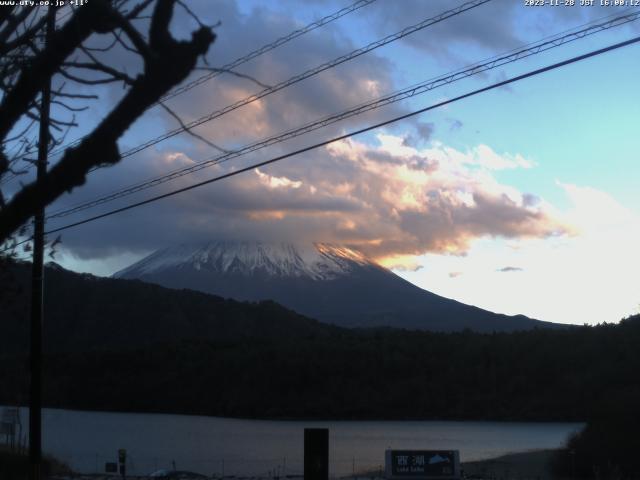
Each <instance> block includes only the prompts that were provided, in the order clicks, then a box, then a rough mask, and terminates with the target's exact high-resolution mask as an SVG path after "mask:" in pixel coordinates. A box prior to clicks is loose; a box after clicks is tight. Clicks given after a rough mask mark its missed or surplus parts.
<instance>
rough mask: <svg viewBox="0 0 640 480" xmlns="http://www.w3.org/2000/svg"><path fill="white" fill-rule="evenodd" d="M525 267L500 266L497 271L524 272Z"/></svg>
mask: <svg viewBox="0 0 640 480" xmlns="http://www.w3.org/2000/svg"><path fill="white" fill-rule="evenodd" d="M523 270H524V269H523V268H520V267H502V268H498V269H497V270H496V272H522V271H523Z"/></svg>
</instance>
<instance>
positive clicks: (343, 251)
mask: <svg viewBox="0 0 640 480" xmlns="http://www.w3.org/2000/svg"><path fill="white" fill-rule="evenodd" d="M114 277H116V278H127V279H139V280H142V281H145V282H151V283H156V284H159V285H162V286H165V287H170V288H178V289H192V290H199V291H202V292H205V293H210V294H215V295H219V296H222V297H227V298H233V299H235V300H245V301H259V300H274V301H276V302H278V303H280V304H282V305H284V306H285V307H288V308H290V309H292V310H295V311H296V312H298V313H301V314H303V315H306V316H309V317H311V318H315V319H316V320H320V321H323V322H326V323H331V324H335V325H339V326H343V327H394V328H405V329H419V330H431V331H444V332H450V331H460V330H464V329H467V328H468V329H471V330H474V331H478V332H493V331H515V330H529V329H533V328H536V327H554V326H558V325H557V324H553V323H549V322H542V321H539V320H533V319H530V318H528V317H525V316H523V315H516V316H508V315H502V314H496V313H493V312H489V311H487V310H483V309H481V308H477V307H474V306H470V305H465V304H463V303H460V302H457V301H455V300H451V299H448V298H444V297H441V296H439V295H436V294H434V293H431V292H429V291H426V290H423V289H421V288H419V287H416V286H415V285H413V284H411V283H409V282H407V281H406V280H404V279H402V278H400V277H399V276H398V275H396V274H394V273H393V272H392V271H390V270H388V269H386V268H384V267H382V266H380V265H378V264H377V263H375V262H374V261H372V260H371V259H369V258H367V257H366V256H365V255H363V254H361V253H359V252H357V251H355V250H352V249H349V248H346V247H340V246H335V245H329V244H324V243H314V244H307V245H295V244H291V243H278V244H269V243H261V242H236V241H213V242H209V243H206V244H200V245H178V246H172V247H168V248H164V249H161V250H158V251H156V252H154V253H152V254H151V255H149V256H147V257H145V258H143V259H142V260H140V261H138V262H136V263H134V264H133V265H131V266H129V267H127V268H125V269H124V270H121V271H119V272H117V273H115V274H114Z"/></svg>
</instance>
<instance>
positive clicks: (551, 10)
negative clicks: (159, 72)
mask: <svg viewBox="0 0 640 480" xmlns="http://www.w3.org/2000/svg"><path fill="white" fill-rule="evenodd" d="M191 3H192V7H193V9H194V10H195V11H197V12H198V13H199V15H200V16H201V17H202V18H203V19H205V20H207V21H210V22H211V23H215V22H216V21H218V20H220V22H221V24H220V26H219V27H217V29H216V31H217V33H218V35H219V36H218V39H217V41H216V43H215V45H214V46H213V47H212V49H211V51H210V52H209V55H208V60H209V62H210V63H211V64H212V65H222V64H224V63H225V62H226V61H229V60H231V59H233V58H236V57H238V56H240V55H243V54H245V53H247V52H249V51H251V50H252V49H254V48H256V47H258V46H260V45H261V44H264V43H268V42H270V41H272V40H274V39H275V38H277V37H278V36H281V35H284V34H287V33H288V32H290V31H291V30H293V29H295V28H299V27H300V26H302V25H304V24H306V23H308V22H310V21H313V20H315V19H317V18H320V17H322V16H323V15H326V14H329V13H331V12H334V11H336V10H338V9H339V8H341V7H343V6H346V5H347V4H348V2H344V1H328V0H327V1H323V0H317V1H305V2H302V1H293V0H283V1H280V2H272V1H258V0H254V1H242V0H238V1H234V0H219V1H216V2H204V1H195V2H191ZM462 3H463V2H458V1H450V0H447V1H444V0H437V1H433V2H427V1H426V0H405V1H402V2H393V1H391V0H378V1H377V2H374V3H373V4H372V5H369V6H367V7H363V8H362V9H360V10H358V12H357V13H354V14H351V15H348V16H346V17H344V18H342V19H340V20H338V21H336V22H333V23H331V24H330V25H327V26H325V27H323V28H321V29H318V30H316V31H314V32H312V33H310V34H307V35H305V36H303V37H300V38H299V39H296V40H295V41H292V42H290V43H289V44H287V45H284V46H282V47H280V48H278V49H276V50H274V51H273V52H270V53H269V54H266V55H263V56H261V57H259V58H258V59H256V60H253V61H252V62H250V63H248V64H246V65H243V66H242V67H241V68H239V69H238V70H239V71H241V72H243V73H247V74H250V75H253V76H254V77H255V78H257V79H259V80H261V81H262V82H266V83H269V84H274V83H277V82H279V81H282V80H284V79H286V78H288V77H289V76H292V75H295V74H297V73H299V72H301V71H303V70H305V69H307V68H312V67H314V66H316V65H318V64H320V63H323V62H326V61H328V60H331V59H333V58H335V57H337V56H340V55H343V54H345V53H347V52H349V51H350V50H353V49H355V48H357V47H360V46H363V45H365V44H367V43H368V42H371V41H374V40H377V39H379V38H382V37H384V36H386V35H389V34H391V33H395V32H396V31H399V30H401V29H402V28H404V27H406V26H408V25H410V24H411V23H416V22H418V21H420V20H422V19H424V18H428V17H429V16H433V15H435V14H438V13H440V12H442V11H444V10H447V9H450V8H453V7H455V6H457V5H460V4H462ZM634 11H636V10H633V9H630V10H627V11H625V12H626V13H633V12H634ZM622 13H624V12H623V10H621V9H618V8H613V7H610V8H605V7H599V6H594V7H580V6H575V7H549V6H547V7H535V8H534V7H525V6H524V2H523V1H521V0H493V1H492V2H489V3H488V4H486V5H482V6H479V7H477V8H475V9H473V10H470V11H468V12H465V13H462V14H461V15H459V16H457V17H455V18H452V19H450V20H447V21H445V22H442V23H441V24H438V25H436V26H434V27H432V28H427V29H425V30H424V31H422V32H419V33H416V34H414V35H411V36H409V37H407V38H405V39H402V40H400V41H398V42H394V43H393V44H391V45H388V46H386V47H383V48H380V49H378V50H376V51H375V52H371V53H369V54H366V55H364V56H362V57H360V58H358V59H355V60H353V61H350V62H348V63H346V64H343V65H340V66H338V67H336V68H334V69H331V70H329V71H327V72H323V73H322V74H320V75H318V76H317V77H314V78H312V79H308V80H306V81H304V82H301V83H300V84H298V85H296V86H293V87H290V88H287V89H285V90H283V91H282V92H278V93H276V94H274V95H271V96H269V97H268V98H265V99H264V100H261V101H259V102H255V103H254V104H252V105H249V106H246V107H243V108H242V109H239V110H238V111H236V112H234V113H232V114H229V115H227V116H225V117H224V118H222V119H218V120H216V121H214V122H211V123H208V124H205V125H203V126H202V127H198V129H197V131H198V133H199V134H202V135H203V136H206V137H207V138H208V139H210V140H211V141H214V142H215V143H217V144H219V145H223V146H226V147H227V148H233V147H237V146H239V145H243V144H245V143H249V142H252V141H255V140H257V139H260V138H265V137H267V136H269V135H273V134H274V133H277V132H280V131H282V130H285V129H288V128H292V127H295V126H297V125H300V124H302V123H304V122H308V121H310V120H313V119H315V118H318V117H321V116H323V115H328V114H331V113H334V112H337V111H340V110H342V109H345V108H347V107H349V106H352V105H355V104H358V103H360V102H364V101H367V100H371V99H372V98H375V97H376V96H379V95H383V94H385V93H388V92H391V91H394V90H397V89H400V88H403V87H405V86H408V85H411V84H413V83H416V82H420V81H424V80H426V79H428V78H432V77H435V76H438V75H441V74H444V73H447V72H451V71H453V70H456V69H459V68H462V67H464V66H466V65H469V64H472V63H474V62H478V61H481V60H484V59H487V58H490V57H492V56H495V55H499V54H501V53H503V52H506V51H509V50H511V49H514V48H517V47H519V46H521V45H524V44H527V43H529V42H534V41H537V40H539V39H542V38H545V37H547V36H550V35H554V34H557V33H559V32H562V31H565V30H569V29H574V28H577V27H578V26H580V25H584V24H585V23H587V22H593V21H595V20H596V19H599V18H602V17H605V16H609V15H620V14H622ZM638 23H640V21H637V22H633V23H632V24H630V25H627V26H622V27H616V28H614V29H611V30H608V31H605V32H601V33H598V34H596V35H593V36H590V37H588V38H585V39H582V40H579V41H576V42H573V43H571V44H568V45H565V46H563V47H560V48H557V49H554V50H552V51H549V52H545V53H543V54H540V55H537V56H534V57H531V58H528V59H525V60H523V61H520V62H516V63H514V64H511V65H506V66H504V67H500V68H498V69H496V70H492V71H490V72H488V73H487V74H483V75H479V76H474V77H472V78H469V79H466V80H463V81H460V82H456V83H453V84H451V85H448V86H445V87H443V88H438V89H436V90H434V91H432V92H429V93H427V94H425V95H421V96H418V97H416V98H413V99H411V100H408V101H405V102H403V103H402V104H399V105H394V106H391V107H385V108H384V109H381V110H380V111H377V112H374V113H372V114H369V115H367V116H365V117H363V118H356V119H353V120H350V121H346V122H343V123H341V124H339V125H337V126H333V127H330V128H328V129H325V130H321V131H318V132H314V133H313V134H309V135H307V136H305V137H303V138H299V139H296V140H293V141H289V142H287V143H285V144H282V145H277V146H275V147H270V148H269V149H267V150H265V151H263V152H259V153H256V154H252V155H251V156H250V157H247V158H242V159H238V160H237V161H234V162H230V163H229V164H225V165H223V166H219V167H214V168H212V169H208V170H206V171H202V172H200V173H198V174H195V175H193V176H191V177H189V178H185V179H181V180H179V181H175V182H172V183H171V185H166V186H164V187H161V188H159V189H158V190H156V191H155V192H154V193H159V192H162V191H166V190H168V189H169V188H175V187H176V186H182V185H186V184H188V183H190V182H193V181H198V180H202V179H206V178H210V177H211V176H213V175H215V174H219V173H222V172H225V171H228V170H229V169H233V168H239V167H241V166H245V165H248V164H249V163H252V162H254V161H260V160H262V159H266V158H269V157H270V156H274V155H277V154H280V153H284V152H287V151H290V150H292V149H294V148H296V147H300V146H304V145H307V144H310V143H314V142H316V141H319V140H321V139H325V138H329V137H331V136H335V135H337V134H340V133H343V132H345V131H350V130H353V129H355V128H358V127H362V126H365V125H367V124H371V123H375V122H377V121H381V120H384V119H387V118H390V117H392V116H395V115H399V114H403V113H406V112H408V111H411V110H416V109H419V108H422V107H425V106H428V105H431V104H434V103H437V102H439V101H442V100H444V99H448V98H452V97H455V96H457V95H460V94H463V93H465V92H467V91H470V90H473V89H476V88H480V87H482V86H485V85H488V84H490V83H493V82H497V81H500V80H504V79H506V78H509V77H512V76H515V75H518V74H521V73H524V72H527V71H529V70H533V69H536V68H540V67H543V66H546V65H549V64H551V63H554V62H558V61H561V60H563V59H566V58H569V57H572V56H575V55H579V54H582V53H585V52H588V51H591V50H594V49H597V48H602V47H605V46H608V45H610V44H613V43H615V42H619V41H622V40H626V39H629V38H631V37H633V36H635V35H639V34H640V28H639V27H638V25H637V24H638ZM193 27H194V24H193V22H192V20H191V19H189V18H188V17H187V16H185V15H180V13H179V12H177V13H176V18H175V20H174V29H175V31H176V32H180V33H181V34H183V33H186V32H188V31H190V29H193ZM639 55H640V45H633V46H630V47H626V48H624V49H621V50H618V51H614V52H610V53H607V54H605V55H602V56H599V57H597V58H592V59H589V60H586V61H584V62H581V63H579V64H574V65H570V66H567V67H563V68H561V69H558V70H554V71H552V72H548V73H545V74H543V75H541V76H538V77H535V78H531V79H527V80H524V81H522V82H518V83H517V84H513V85H510V86H509V87H506V88H500V89H497V90H493V91H491V92H487V93H485V94H482V95H479V96H476V97H473V98H469V99H465V100H463V101H460V102H457V103H454V104H451V105H448V106H446V107H443V108H440V109H438V110H434V111H430V112H428V113H425V114H423V115H421V116H420V117H419V118H414V119H411V120H408V121H403V122H401V123H398V124H395V125H393V126H389V127H386V128H384V129H380V130H377V131H375V132H371V133H369V134H366V135H363V136H360V137H357V138H353V139H351V140H349V141H346V142H341V143H340V144H336V145H332V146H329V147H327V148H324V149H321V150H320V151H315V152H311V153H310V154H306V155H304V156H301V157H299V158H295V159H289V160H287V161H286V162H282V164H278V165H275V166H273V167H269V168H265V169H261V170H260V171H254V172H251V173H248V174H247V175H245V176H242V177H240V176H239V177H235V178H234V179H233V180H232V181H228V182H225V183H224V184H223V183H220V184H215V185H212V186H211V187H207V189H205V190H202V191H197V192H195V191H194V192H193V193H190V194H187V195H184V196H182V197H180V198H177V197H176V198H175V199H172V200H170V201H169V200H168V201H165V202H159V203H158V204H154V206H153V207H152V206H149V207H144V208H142V209H140V210H137V211H132V212H129V213H127V214H124V215H122V216H120V217H118V218H117V219H116V218H115V217H112V218H111V219H109V220H104V221H99V222H95V223H94V224H91V225H87V226H85V227H82V228H78V229H76V230H72V231H69V232H68V233H65V234H64V236H63V248H62V251H61V252H60V257H59V259H60V261H61V263H63V264H64V265H65V266H67V267H69V268H73V269H76V270H82V271H91V272H93V273H96V274H110V273H113V271H115V270H117V269H119V268H121V267H124V266H126V265H127V264H129V263H131V262H132V261H134V260H136V259H138V258H140V257H141V256H143V255H145V254H147V253H149V252H151V251H153V250H154V249H156V248H160V247H162V246H164V245H166V244H168V243H175V242H184V241H199V240H205V239H211V238H214V237H225V238H235V237H241V238H245V237H248V238H252V239H256V238H258V239H266V240H277V241H283V240H286V241H323V242H326V241H329V242H334V243H347V244H349V245H351V246H354V247H356V248H360V249H361V250H363V251H364V252H365V253H367V254H368V255H370V256H372V257H374V258H376V259H378V260H379V261H381V262H382V263H383V264H385V265H387V266H389V267H392V268H395V269H396V272H397V273H398V274H400V275H402V276H403V277H404V278H406V279H408V280H410V281H411V282H413V283H415V284H416V285H419V286H421V287H423V288H426V289H428V290H431V291H433V292H435V293H439V294H441V295H444V296H447V297H451V298H455V299H457V300H460V301H463V302H466V303H471V304H475V305H478V306H481V307H483V308H487V309H490V310H493V311H496V312H504V313H509V314H515V313H523V314H526V315H529V316H532V317H535V318H539V319H542V320H551V321H559V322H565V323H578V324H582V323H599V322H603V321H607V322H615V321H618V320H619V319H620V318H621V317H622V316H625V315H628V314H630V313H633V312H634V311H636V310H637V307H638V304H640V293H638V292H637V291H636V290H634V288H633V282H634V280H633V279H634V272H636V271H637V269H638V267H640V255H639V254H638V253H637V252H636V248H635V247H634V245H637V243H635V242H636V241H637V240H640V196H639V195H638V194H637V187H636V185H635V184H636V183H637V179H638V178H639V175H638V174H639V173H640V172H639V169H640V162H638V161H637V160H638V152H639V151H640V135H638V134H637V129H638V120H637V119H638V114H639V113H640V108H639V107H640V90H639V89H638V88H637V85H636V84H637V78H640V62H638V61H637V59H638V56H639ZM123 58H124V57H123ZM118 60H120V59H118ZM121 61H123V62H125V63H127V62H129V61H130V60H128V59H125V60H121ZM127 64H128V63H127ZM131 68H134V69H135V65H133V66H132V67H131ZM197 75H199V73H196V74H194V76H197ZM258 90H260V87H257V86H256V85H254V84H252V83H251V82H247V81H246V80H241V79H238V78H236V77H231V76H228V75H222V76H220V77H217V78H216V79H215V80H214V81H212V82H210V83H209V84H206V85H204V86H202V87H198V88H196V89H193V90H191V91H190V92H189V93H188V94H186V95H183V96H180V97H177V98H176V99H174V100H172V101H171V103H170V104H171V106H172V108H174V109H175V110H176V112H178V113H179V114H180V115H181V116H182V117H183V118H184V119H186V120H190V119H194V118H198V117H199V116H201V115H204V114H206V113H207V112H210V111H212V110H214V109H217V108H221V107H223V106H225V105H227V104H229V103H232V102H234V101H236V100H238V99H240V98H243V97H244V96H247V95H250V94H251V93H254V92H255V91H258ZM120 94H121V92H120V91H118V90H117V89H105V90H104V91H103V92H102V95H101V100H100V101H99V102H97V103H95V104H94V105H93V106H92V110H91V111H90V112H89V113H87V115H86V122H85V125H87V126H90V125H92V124H95V121H96V119H99V117H100V115H101V114H103V112H104V111H105V109H107V108H108V107H109V105H110V104H111V103H112V102H113V101H114V99H117V98H118V95H120ZM171 128H175V122H174V121H173V120H172V119H171V118H170V117H168V116H167V115H166V114H164V113H163V112H162V111H159V110H157V109H156V110H153V111H150V112H148V113H147V114H145V116H144V117H143V118H142V119H141V120H140V121H139V122H137V123H136V125H135V126H134V128H133V129H132V130H131V131H130V132H128V133H127V135H126V136H125V137H124V138H123V139H122V141H121V146H122V148H123V150H124V149H126V148H128V147H130V146H133V145H135V144H137V143H139V142H142V141H144V140H146V139H148V138H151V137H153V136H155V135H158V134H159V133H160V132H162V131H164V130H166V129H171ZM78 133H80V132H78ZM212 154H215V151H212V149H211V148H210V147H209V146H207V145H205V144H203V143H202V142H199V141H198V140H196V139H194V138H190V137H185V136H180V137H176V138H174V139H172V140H170V141H167V142H163V143H162V144H159V145H157V146H154V147H152V148H150V149H148V150H146V151H144V152H142V153H141V154H139V155H136V156H134V157H132V158H127V159H125V160H124V161H123V162H122V163H121V164H120V165H118V166H116V167H114V168H111V169H107V170H105V171H101V172H98V173H97V174H95V175H94V176H93V177H92V178H91V179H90V180H89V182H88V183H87V185H86V186H84V187H83V188H82V189H78V190H76V191H74V192H72V194H71V195H68V196H66V197H64V198H62V199H60V200H59V201H58V202H57V203H56V204H55V205H53V206H52V207H51V211H55V210H57V209H60V208H64V207H67V206H69V205H72V204H75V203H77V202H82V201H86V200H89V199H92V198H95V197H96V195H100V194H102V193H104V192H109V191H111V190H113V189H115V188H119V187H121V186H123V185H127V184H129V183H131V182H136V181H140V180H142V179H146V178H152V177H154V176H156V175H159V174H162V173H164V172H166V171H168V170H171V169H174V168H180V167H184V166H188V165H191V164H193V163H195V162H198V161H200V160H202V159H204V158H207V157H209V156H211V155H212ZM148 194H150V193H147V194H140V195H139V196H134V197H129V198H127V199H125V200H121V203H118V202H114V203H113V204H110V205H109V207H111V206H120V205H124V204H126V203H127V202H128V201H130V200H133V199H139V198H140V199H142V198H145V195H148ZM104 209H106V207H103V209H102V210H101V209H95V210H92V211H91V213H99V212H101V211H104ZM85 215H87V213H86V212H85V213H84V214H78V215H77V216H72V217H68V218H65V219H63V220H57V221H55V222H52V226H58V225H62V224H63V223H66V221H69V220H77V219H81V218H83V216H85Z"/></svg>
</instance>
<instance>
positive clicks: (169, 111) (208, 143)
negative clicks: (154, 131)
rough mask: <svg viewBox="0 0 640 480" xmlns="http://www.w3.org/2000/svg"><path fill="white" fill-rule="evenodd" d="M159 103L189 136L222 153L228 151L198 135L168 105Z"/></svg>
mask: <svg viewBox="0 0 640 480" xmlns="http://www.w3.org/2000/svg"><path fill="white" fill-rule="evenodd" d="M159 105H160V106H161V107H162V108H164V110H165V111H166V112H167V113H168V114H169V115H171V116H172V117H173V118H175V119H176V121H177V122H178V123H179V124H180V126H181V127H182V130H183V131H184V132H185V133H187V134H189V135H191V136H192V137H194V138H197V139H198V140H200V141H202V142H204V143H206V144H207V145H209V146H210V147H213V148H215V149H216V150H218V151H220V152H222V153H229V150H226V149H224V148H222V147H219V146H218V145H216V144H215V143H213V142H211V141H209V140H207V139H206V138H204V137H203V136H201V135H199V134H197V133H195V132H194V131H193V130H192V129H191V128H189V127H187V126H186V125H185V124H184V122H183V121H182V119H181V118H180V117H179V116H178V114H177V113H175V112H174V111H173V110H171V109H170V108H169V107H167V106H166V105H165V104H164V103H162V102H159Z"/></svg>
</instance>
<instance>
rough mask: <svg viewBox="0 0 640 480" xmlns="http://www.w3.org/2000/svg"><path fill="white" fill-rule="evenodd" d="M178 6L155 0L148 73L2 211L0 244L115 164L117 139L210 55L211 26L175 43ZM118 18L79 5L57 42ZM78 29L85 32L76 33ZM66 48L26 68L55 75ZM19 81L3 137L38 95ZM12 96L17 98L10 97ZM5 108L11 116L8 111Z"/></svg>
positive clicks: (101, 6) (95, 6)
mask: <svg viewBox="0 0 640 480" xmlns="http://www.w3.org/2000/svg"><path fill="white" fill-rule="evenodd" d="M174 4H175V0H157V2H156V5H155V9H154V12H153V18H152V20H151V27H150V33H149V38H150V42H149V45H148V46H149V52H148V55H146V56H144V71H143V73H142V74H140V75H139V76H138V77H137V78H135V80H134V82H133V84H132V85H131V87H130V88H129V89H128V90H127V91H126V93H125V95H124V97H123V98H122V99H121V100H120V101H119V102H118V104H117V105H116V106H115V107H114V108H113V110H112V111H111V112H109V114H107V116H106V117H105V118H104V119H103V120H102V122H100V123H99V124H98V126H97V127H96V128H95V129H94V130H93V131H92V132H91V133H90V134H89V135H87V136H86V137H84V138H83V140H82V141H81V142H80V143H79V145H78V146H77V147H74V148H69V149H67V150H66V151H65V152H64V154H63V156H62V158H61V159H60V160H59V161H58V162H57V163H56V164H55V165H54V166H53V167H52V168H51V169H50V170H49V171H48V172H47V173H46V175H45V176H44V178H43V179H42V181H41V182H38V183H37V184H36V183H31V184H29V185H26V186H25V187H24V188H22V189H21V190H20V191H19V192H18V193H16V194H15V195H14V197H13V198H12V199H11V201H10V202H9V203H8V204H6V205H5V207H4V208H2V209H1V210H0V243H2V242H4V241H5V240H7V239H8V238H9V237H10V235H12V233H13V232H15V231H16V230H17V229H18V228H20V226H21V225H23V224H25V222H27V220H28V219H29V218H30V217H31V216H32V215H33V212H34V211H35V210H36V209H38V208H42V207H44V206H45V205H47V204H49V203H51V202H52V201H54V200H55V199H56V198H58V197H59V196H60V195H62V194H63V193H64V192H69V191H71V190H73V189H74V188H75V187H77V186H80V185H82V184H84V182H85V179H86V175H87V173H88V172H89V171H90V170H91V169H92V168H94V167H97V166H101V165H110V164H114V163H117V162H118V161H119V160H120V154H119V151H118V145H117V140H118V138H120V137H121V136H122V134H123V133H124V132H125V131H126V130H127V129H128V128H129V127H130V126H131V125H132V124H133V123H134V122H135V120H136V119H137V118H139V117H140V116H141V115H142V114H143V113H144V112H145V110H147V109H148V108H149V107H150V106H152V105H154V104H155V103H157V102H158V101H159V100H160V98H161V97H162V96H163V95H164V94H165V93H166V92H168V91H169V90H170V89H171V88H173V87H174V86H175V85H177V84H178V83H179V82H181V81H182V80H184V79H185V78H186V77H187V76H188V75H189V73H190V72H191V71H192V70H193V69H194V68H195V66H196V64H197V62H198V58H199V57H200V56H202V55H205V54H206V53H207V50H208V49H209V46H210V45H211V43H212V42H213V41H214V39H215V34H214V33H213V32H212V31H211V29H209V28H200V29H198V30H196V31H195V32H193V34H192V36H191V39H190V40H189V41H177V40H175V39H174V38H173V37H172V36H171V33H170V31H169V23H170V20H171V17H172V15H173V7H174ZM105 9H106V10H105ZM83 12H87V13H83ZM81 15H82V17H81ZM100 15H104V16H106V17H107V19H106V20H104V19H103V20H99V19H98V18H96V17H100ZM79 18H84V19H85V20H86V22H84V23H81V22H79V21H78V19H79ZM120 18H123V17H122V16H121V15H119V14H117V13H114V12H113V11H112V9H111V7H109V6H108V5H106V4H105V2H104V0H92V2H90V3H88V4H87V5H85V6H84V7H83V8H80V9H78V11H77V12H76V14H75V15H74V17H73V18H72V19H71V20H70V21H69V22H68V23H67V24H65V28H63V29H62V30H60V31H58V32H57V33H56V36H55V38H56V40H55V42H52V43H53V46H54V47H55V46H57V47H58V48H63V44H62V39H63V38H65V36H69V37H71V38H70V40H69V41H70V42H71V40H74V41H75V45H76V46H77V45H78V44H80V43H82V41H84V40H86V38H87V37H88V36H89V35H90V33H91V31H92V30H93V31H97V32H100V33H107V31H106V30H104V29H108V28H117V27H119V26H120V23H121V21H120ZM70 24H71V25H70ZM87 25H90V26H91V27H87ZM67 26H69V28H67ZM75 29H78V30H79V31H80V32H81V33H80V34H78V33H77V32H74V30H75ZM78 40H80V41H78ZM64 48H65V51H64V52H62V53H59V52H57V51H52V49H51V48H49V47H47V49H46V50H45V51H44V52H43V54H45V53H47V54H49V55H50V56H51V58H48V59H44V58H38V59H36V60H35V61H34V65H33V66H32V67H31V68H29V69H28V70H29V71H30V72H38V73H40V74H41V75H52V74H53V73H54V72H55V71H57V69H58V68H59V66H60V65H61V64H62V63H63V62H64V60H65V58H66V57H67V56H68V55H69V54H70V53H71V51H72V45H71V43H70V44H69V45H65V46H64ZM18 84H19V86H20V91H21V92H22V97H18V98H15V95H13V94H14V92H15V91H16V90H18V85H16V88H14V89H13V90H12V91H11V92H10V94H9V95H8V96H7V97H6V98H5V99H3V102H2V104H0V138H3V137H4V136H6V131H7V128H8V127H9V126H10V125H13V123H15V121H16V120H17V118H19V117H20V116H21V115H22V114H24V112H25V108H26V107H28V106H29V105H30V103H31V101H33V99H34V98H35V95H36V93H37V89H38V87H39V83H38V82H37V81H35V80H32V81H31V82H29V81H28V80H27V79H25V78H24V74H23V75H22V76H21V77H20V80H19V81H18ZM12 95H13V96H14V98H11V101H7V100H8V99H9V97H10V96H12ZM5 110H6V111H7V113H8V115H7V116H5V115H4V111H5Z"/></svg>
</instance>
